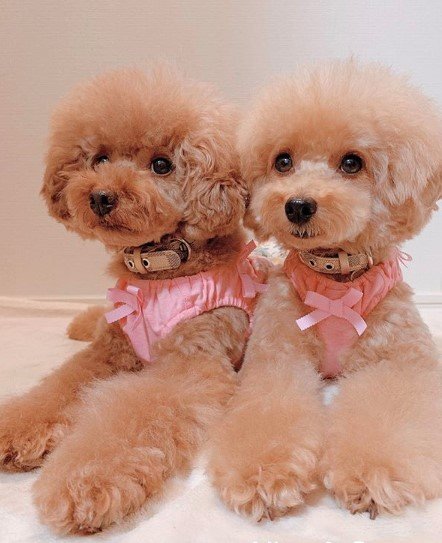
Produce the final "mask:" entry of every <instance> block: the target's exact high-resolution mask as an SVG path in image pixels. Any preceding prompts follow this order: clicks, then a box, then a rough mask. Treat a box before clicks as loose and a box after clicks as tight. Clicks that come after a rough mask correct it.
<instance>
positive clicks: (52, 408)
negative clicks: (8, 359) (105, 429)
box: [0, 325, 143, 471]
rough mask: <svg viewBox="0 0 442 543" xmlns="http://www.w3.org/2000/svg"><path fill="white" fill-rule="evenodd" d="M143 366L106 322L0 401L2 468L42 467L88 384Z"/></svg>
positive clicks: (123, 339)
mask: <svg viewBox="0 0 442 543" xmlns="http://www.w3.org/2000/svg"><path fill="white" fill-rule="evenodd" d="M142 367H143V365H142V362H141V361H140V360H139V359H138V358H137V357H136V355H135V354H134V352H133V349H132V347H131V346H130V344H129V343H128V342H127V340H126V338H125V336H124V335H123V333H122V332H121V330H120V329H119V326H115V325H114V326H103V329H102V330H101V332H100V333H99V335H98V336H97V338H96V340H95V341H94V342H93V343H92V344H91V345H90V346H88V347H87V348H86V349H84V350H83V351H81V352H79V353H77V354H76V355H74V356H73V357H72V358H71V359H69V360H68V361H67V362H66V363H65V364H63V365H62V366H60V367H59V368H58V369H56V370H55V371H54V372H53V373H51V374H50V375H48V376H47V377H46V378H45V379H43V381H42V382H41V383H40V384H38V385H37V386H35V387H34V388H33V389H31V390H30V391H29V392H27V393H26V394H24V395H23V396H17V397H15V398H12V399H9V400H8V401H6V402H4V403H3V404H2V405H1V406H0V469H3V470H7V471H28V470H31V469H33V468H35V467H38V466H40V465H41V463H42V461H43V458H44V456H45V455H46V454H47V453H48V452H50V451H51V450H52V449H53V448H54V446H55V445H56V444H57V442H59V441H60V439H61V438H62V437H63V436H64V434H65V433H66V431H67V428H68V427H69V419H70V416H69V413H68V411H69V410H70V409H71V408H72V405H73V404H75V400H76V399H77V397H78V393H79V391H80V390H81V388H82V387H83V386H84V385H85V384H87V383H89V382H91V381H92V380H94V379H104V378H107V377H109V376H111V375H112V374H114V373H116V372H117V371H120V370H128V371H135V370H140V369H141V368H142Z"/></svg>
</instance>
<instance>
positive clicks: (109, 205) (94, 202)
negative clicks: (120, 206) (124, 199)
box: [89, 190, 117, 217]
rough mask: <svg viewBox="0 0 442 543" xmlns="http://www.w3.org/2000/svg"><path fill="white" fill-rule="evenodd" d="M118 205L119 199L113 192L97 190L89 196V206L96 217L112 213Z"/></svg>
mask: <svg viewBox="0 0 442 543" xmlns="http://www.w3.org/2000/svg"><path fill="white" fill-rule="evenodd" d="M116 203H117V199H116V197H115V195H114V194H112V193H111V192H105V191H104V190H97V191H95V192H92V193H91V195H90V196H89V204H90V206H91V209H92V211H93V212H94V213H95V215H98V216H99V217H103V216H104V215H107V214H108V213H110V212H111V211H112V210H113V209H114V207H115V205H116Z"/></svg>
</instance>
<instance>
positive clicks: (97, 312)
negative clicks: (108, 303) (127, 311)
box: [67, 305, 108, 341]
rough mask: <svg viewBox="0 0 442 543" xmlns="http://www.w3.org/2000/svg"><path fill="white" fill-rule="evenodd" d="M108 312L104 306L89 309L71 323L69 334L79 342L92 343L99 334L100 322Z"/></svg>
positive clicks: (68, 329)
mask: <svg viewBox="0 0 442 543" xmlns="http://www.w3.org/2000/svg"><path fill="white" fill-rule="evenodd" d="M107 310H108V308H107V307H104V306H102V305H94V306H92V307H88V308H87V309H85V310H84V311H82V312H81V313H79V314H78V315H76V316H75V317H74V318H73V319H72V321H71V322H70V323H69V325H68V328H67V334H68V336H69V337H70V338H71V339H76V340H77V341H92V340H93V339H94V338H95V337H96V336H97V333H98V332H99V321H100V320H101V318H102V317H103V315H104V313H105V312H106V311H107Z"/></svg>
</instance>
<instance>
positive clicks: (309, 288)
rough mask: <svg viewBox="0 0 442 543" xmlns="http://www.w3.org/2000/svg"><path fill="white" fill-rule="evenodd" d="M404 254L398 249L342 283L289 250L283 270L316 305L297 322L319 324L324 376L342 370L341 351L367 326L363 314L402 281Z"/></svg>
mask: <svg viewBox="0 0 442 543" xmlns="http://www.w3.org/2000/svg"><path fill="white" fill-rule="evenodd" d="M401 258H402V257H401V253H400V252H399V251H398V250H397V251H395V252H394V254H392V255H391V256H390V258H389V259H388V260H386V261H385V262H382V263H381V264H378V265H376V266H373V267H372V268H370V269H369V270H368V271H366V272H365V273H364V274H363V275H361V276H360V277H358V278H357V279H355V280H354V281H349V282H347V283H340V282H338V281H334V280H333V279H330V278H329V277H327V276H326V275H324V274H322V273H319V272H316V271H315V270H312V269H311V268H309V267H308V266H306V265H305V264H304V263H303V262H301V260H300V259H299V257H298V254H297V253H296V252H295V251H292V252H290V253H289V254H288V256H287V258H286V260H285V263H284V271H285V273H286V275H287V276H288V277H289V279H290V280H291V282H292V284H293V286H294V288H295V290H296V292H297V293H298V295H299V297H300V298H301V300H302V301H303V302H304V304H305V305H306V306H308V307H310V308H313V311H312V312H311V313H308V314H307V315H305V316H304V317H302V318H300V319H298V320H297V321H296V324H297V325H298V326H299V328H300V329H301V330H302V331H304V330H306V329H307V328H310V327H312V326H316V328H317V330H318V334H319V336H320V338H321V339H322V341H323V342H324V347H325V349H324V358H323V360H322V361H321V367H320V371H321V373H322V375H323V376H324V377H335V376H336V375H338V374H339V373H340V372H341V368H340V364H339V358H340V356H341V354H342V353H343V352H344V351H346V350H347V349H349V348H350V347H351V346H352V345H353V344H354V342H355V341H356V340H357V338H358V336H361V335H362V334H363V333H364V331H365V329H366V328H367V324H366V322H365V320H364V318H363V317H366V316H367V315H368V314H369V313H370V311H372V310H373V309H374V308H375V307H376V305H377V304H378V303H379V302H380V301H381V300H383V299H384V298H385V296H386V295H387V294H388V293H389V292H390V290H391V289H392V288H393V287H394V285H396V283H398V282H399V281H402V272H401V269H400V265H399V260H400V259H401Z"/></svg>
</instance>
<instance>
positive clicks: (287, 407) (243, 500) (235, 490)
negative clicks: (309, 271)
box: [208, 276, 323, 520]
mask: <svg viewBox="0 0 442 543" xmlns="http://www.w3.org/2000/svg"><path fill="white" fill-rule="evenodd" d="M289 293H290V288H289V285H288V284H287V280H286V279H285V277H284V276H281V277H278V278H277V280H276V281H273V280H272V281H270V284H269V290H268V292H267V293H266V294H264V295H263V297H262V298H261V300H260V302H258V307H257V309H256V313H255V327H254V331H253V335H252V337H251V339H250V342H249V345H248V347H247V351H246V356H245V361H244V368H243V369H242V370H241V372H240V387H239V389H238V391H237V393H236V394H235V396H234V398H233V399H232V402H231V403H230V404H229V407H228V410H227V413H226V415H225V416H224V417H223V420H222V421H221V423H220V425H219V426H217V427H216V428H214V432H213V436H212V439H211V443H210V445H211V446H210V457H209V467H208V470H209V474H210V476H211V479H212V481H213V483H214V485H215V486H216V488H217V489H218V491H219V493H220V495H221V497H222V498H223V500H224V501H225V502H226V504H227V505H228V506H229V507H230V508H231V509H233V510H235V511H236V512H238V513H240V514H244V515H247V516H251V517H253V518H254V519H256V520H261V519H262V518H270V519H272V518H274V517H276V516H281V515H283V514H284V513H286V512H287V511H288V510H290V509H292V508H294V507H296V506H298V505H299V504H301V503H302V502H303V501H304V496H305V495H306V494H307V493H309V492H310V491H311V490H313V489H314V488H315V486H316V477H317V465H318V460H319V457H320V451H321V444H322V434H323V428H322V421H323V408H322V404H321V398H320V394H319V388H320V376H319V374H318V373H317V371H316V369H315V368H314V367H313V365H312V364H311V363H310V362H309V357H310V358H313V357H312V353H311V352H310V348H311V347H312V345H311V343H310V341H309V339H303V338H301V336H300V332H299V330H297V328H296V324H295V320H296V318H297V317H298V316H299V313H298V310H299V308H297V307H296V305H298V306H299V303H297V302H296V300H295V298H294V297H291V295H290V294H289ZM309 338H310V339H311V334H310V335H309Z"/></svg>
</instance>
